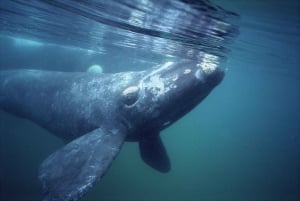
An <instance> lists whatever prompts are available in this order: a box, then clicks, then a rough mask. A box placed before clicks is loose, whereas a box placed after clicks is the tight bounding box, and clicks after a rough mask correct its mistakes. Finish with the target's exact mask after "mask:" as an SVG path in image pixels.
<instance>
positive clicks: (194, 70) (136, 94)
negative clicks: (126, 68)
mask: <svg viewBox="0 0 300 201" xmlns="http://www.w3.org/2000/svg"><path fill="white" fill-rule="evenodd" d="M223 77H224V71H223V70H222V69H220V68H219V67H218V66H217V65H216V64H215V63H207V62H203V61H202V62H194V61H182V62H167V63H165V64H163V65H160V66H158V67H154V68H152V69H150V70H148V71H147V72H146V73H145V75H144V76H143V77H142V79H141V80H140V82H139V84H138V85H133V86H128V87H127V88H126V89H125V90H124V91H123V92H122V95H123V98H124V102H125V111H126V116H127V117H129V116H132V117H134V118H132V117H130V119H135V121H133V122H132V121H131V122H130V123H129V124H130V125H129V127H130V128H132V129H134V130H135V132H132V135H131V137H133V138H134V139H136V138H138V137H140V136H142V135H143V133H144V132H145V131H147V132H148V131H149V130H151V131H155V132H156V131H161V130H162V129H164V128H166V127H167V126H169V125H171V124H172V123H173V122H175V121H176V120H178V119H179V118H181V117H182V116H183V115H185V114H186V113H188V112H189V111H190V110H192V109H193V108H194V107H195V106H196V105H197V104H199V103H200V102H201V101H202V100H203V99H204V98H205V97H206V96H207V95H208V94H209V93H210V92H211V91H212V89H213V88H214V87H215V86H217V85H218V84H219V83H220V82H221V81H222V79H223ZM129 138H130V136H129Z"/></svg>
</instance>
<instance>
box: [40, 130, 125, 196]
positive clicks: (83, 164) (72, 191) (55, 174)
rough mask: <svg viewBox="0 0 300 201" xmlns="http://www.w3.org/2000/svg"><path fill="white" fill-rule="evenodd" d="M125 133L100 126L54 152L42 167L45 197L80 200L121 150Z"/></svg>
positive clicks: (41, 174)
mask: <svg viewBox="0 0 300 201" xmlns="http://www.w3.org/2000/svg"><path fill="white" fill-rule="evenodd" d="M125 137H126V133H125V132H122V130H121V129H118V128H114V129H113V130H108V129H102V128H98V129H96V130H94V131H92V132H90V133H88V134H86V135H84V136H82V137H79V138H77V139H75V140H74V141H72V142H70V143H69V144H67V145H66V146H64V147H63V148H61V149H60V150H58V151H56V152H55V153H53V154H51V155H50V156H49V157H48V158H47V159H46V160H45V161H44V162H43V163H42V164H41V166H40V169H39V179H40V181H41V183H42V188H43V196H44V199H43V200H74V201H75V200H78V199H79V198H80V197H82V196H83V195H84V194H85V193H86V192H87V190H89V189H90V188H91V187H92V186H93V185H94V182H96V181H98V180H99V179H100V178H101V177H102V176H103V175H104V174H105V172H106V171H107V169H108V168H109V167H110V164H111V162H112V161H113V159H114V158H115V157H116V155H117V154H118V153H119V150H120V148H121V146H122V144H123V142H124V140H125Z"/></svg>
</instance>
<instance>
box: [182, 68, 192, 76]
mask: <svg viewBox="0 0 300 201" xmlns="http://www.w3.org/2000/svg"><path fill="white" fill-rule="evenodd" d="M190 72H192V70H191V69H189V68H187V69H185V70H184V71H183V74H185V75H186V74H189V73H190Z"/></svg>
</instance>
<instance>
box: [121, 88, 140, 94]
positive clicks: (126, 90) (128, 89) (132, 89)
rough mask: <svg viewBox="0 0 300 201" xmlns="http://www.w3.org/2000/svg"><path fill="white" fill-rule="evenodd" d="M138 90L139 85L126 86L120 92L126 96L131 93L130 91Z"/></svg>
mask: <svg viewBox="0 0 300 201" xmlns="http://www.w3.org/2000/svg"><path fill="white" fill-rule="evenodd" d="M138 90H139V87H138V86H130V87H128V88H126V89H125V90H124V91H123V92H122V95H124V96H126V95H128V94H132V93H135V92H137V91H138Z"/></svg>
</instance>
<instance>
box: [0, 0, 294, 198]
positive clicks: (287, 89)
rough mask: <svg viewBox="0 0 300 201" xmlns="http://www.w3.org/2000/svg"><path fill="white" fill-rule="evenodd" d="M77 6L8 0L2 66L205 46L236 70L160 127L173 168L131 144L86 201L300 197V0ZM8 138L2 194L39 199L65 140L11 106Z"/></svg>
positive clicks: (114, 61)
mask: <svg viewBox="0 0 300 201" xmlns="http://www.w3.org/2000/svg"><path fill="white" fill-rule="evenodd" d="M76 2H77V1H76ZM76 2H75V1H74V2H73V1H63V3H62V1H43V2H42V1H17V0H16V1H1V2H0V24H1V26H0V33H1V37H0V44H1V48H0V68H1V69H15V68H39V69H50V70H60V71H85V70H86V69H87V68H88V67H89V66H90V65H93V64H98V65H101V66H102V68H103V70H104V72H119V71H128V70H140V69H145V68H149V67H151V66H152V65H154V64H157V63H161V62H164V61H167V60H179V59H182V58H189V59H198V58H201V55H202V54H201V52H202V51H205V52H207V53H210V54H213V55H216V56H218V57H219V59H218V61H219V62H220V65H221V66H223V67H224V68H227V74H226V76H225V79H224V81H223V83H222V84H221V85H220V86H218V87H217V88H216V89H215V90H214V91H213V92H212V94H210V95H209V96H208V97H207V99H205V100H204V102H202V103H201V104H200V105H199V106H198V107H197V108H196V109H194V110H193V111H192V112H191V113H189V114H188V115H186V116H185V117H184V118H182V119H181V120H180V121H178V122H177V123H175V124H174V125H172V126H171V127H170V128H168V129H167V130H165V131H163V132H162V134H161V135H162V137H163V140H164V143H165V146H166V148H167V150H168V153H169V156H170V159H171V162H172V170H171V172H170V173H167V174H161V173H159V172H156V171H154V170H152V169H151V168H149V167H148V166H146V165H145V164H144V163H143V162H142V161H141V159H140V156H139V153H138V147H137V144H135V143H126V144H125V146H124V147H123V149H122V151H121V153H120V155H119V156H118V157H117V159H116V160H115V161H114V163H113V165H112V167H111V169H110V171H109V172H108V174H107V175H106V176H105V177H104V178H103V180H102V181H101V182H100V183H99V184H97V185H96V186H95V187H94V188H93V189H92V191H91V192H89V193H88V194H87V196H86V197H84V199H83V200H104V201H108V200H109V201H111V200H121V201H123V200H145V201H148V200H170V201H175V200H177V201H182V200H189V201H198V200H216V201H219V200H240V201H242V200H299V199H300V191H299V189H300V171H299V170H300V124H299V122H300V87H299V86H300V69H299V66H300V61H299V56H298V54H299V47H300V39H299V36H300V16H299V10H300V3H299V1H297V0H289V1H277V0H267V1H263V2H262V1H236V0H230V1H219V0H215V1H213V3H214V4H206V3H200V4H197V5H194V4H192V3H191V2H192V1H190V4H186V3H184V2H187V1H172V2H173V3H170V2H171V1H166V0H165V1H158V2H156V1H147V0H145V1H120V2H123V3H121V4H120V3H118V2H119V1H112V3H99V2H98V3H96V4H95V2H94V1H89V3H87V2H86V3H85V4H78V3H76ZM137 2H138V3H137ZM174 2H175V3H174ZM215 5H220V6H222V7H223V8H226V10H228V11H226V12H225V11H223V10H222V9H221V8H219V7H217V6H215ZM195 8H197V9H195ZM195 10H196V11H195ZM133 11H134V12H133ZM203 13H204V14H205V15H204V14H203ZM202 14H203V15H202ZM207 14H209V17H206V16H207ZM200 16H202V18H201V17H200ZM174 19H176V20H174ZM217 22H219V24H218V23H217ZM220 22H224V23H225V24H222V23H220ZM212 24H213V26H209V25H212ZM238 33H239V34H238ZM12 37H14V38H12ZM15 37H18V38H26V39H31V40H34V41H35V42H34V43H33V42H32V41H31V42H28V41H24V40H16V39H15ZM232 42H233V43H232ZM87 49H88V51H87ZM224 57H227V59H225V58H224ZM0 140H1V141H0V144H1V146H0V147H1V148H0V161H1V162H0V199H1V200H39V198H40V195H39V183H38V180H37V169H38V166H39V164H40V163H41V161H42V160H43V159H45V158H46V157H47V156H48V155H49V154H50V153H52V152H53V151H54V150H56V149H58V148H59V147H61V146H62V145H63V143H62V141H61V140H60V139H58V138H56V137H54V136H53V135H51V134H50V133H48V132H47V131H45V130H43V129H42V128H40V127H38V126H36V125H35V124H33V123H31V122H29V121H27V120H24V119H20V118H17V117H14V116H11V115H9V114H6V113H4V112H1V113H0Z"/></svg>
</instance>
